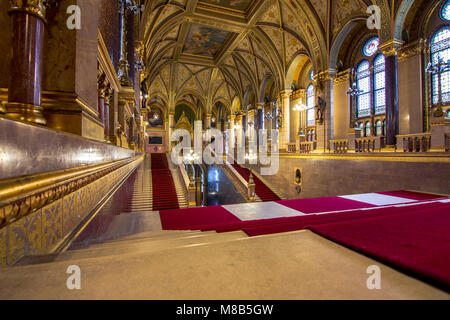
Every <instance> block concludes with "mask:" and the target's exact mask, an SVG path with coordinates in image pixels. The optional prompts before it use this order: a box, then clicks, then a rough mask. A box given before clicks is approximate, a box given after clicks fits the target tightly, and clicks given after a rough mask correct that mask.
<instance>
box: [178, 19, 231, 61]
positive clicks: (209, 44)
mask: <svg viewBox="0 0 450 320" xmlns="http://www.w3.org/2000/svg"><path fill="white" fill-rule="evenodd" d="M230 35H231V32H228V31H224V30H218V29H213V28H209V27H204V26H200V25H197V24H193V25H191V26H190V29H189V32H188V35H187V37H186V42H185V43H184V48H183V53H189V54H194V55H200V56H209V57H214V56H215V55H216V54H217V52H218V51H219V49H220V48H221V47H222V46H223V45H224V43H225V42H226V40H227V39H228V38H229V37H230Z"/></svg>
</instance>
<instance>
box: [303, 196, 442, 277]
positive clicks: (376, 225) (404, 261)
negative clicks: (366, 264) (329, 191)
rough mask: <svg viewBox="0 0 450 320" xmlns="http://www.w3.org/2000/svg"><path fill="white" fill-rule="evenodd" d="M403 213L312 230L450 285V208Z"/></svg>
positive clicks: (314, 227) (333, 224)
mask: <svg viewBox="0 0 450 320" xmlns="http://www.w3.org/2000/svg"><path fill="white" fill-rule="evenodd" d="M397 209H398V208H397ZM402 209H404V211H403V212H401V213H394V214H386V215H380V216H376V215H375V216H372V217H370V218H365V219H357V220H350V221H344V222H337V223H328V224H321V225H314V226H310V227H309V229H311V230H312V231H314V232H316V233H318V234H320V235H322V236H324V237H326V238H328V239H331V240H333V241H336V242H338V243H341V244H343V245H346V246H348V247H350V248H352V249H355V250H357V251H360V252H362V253H364V254H367V255H369V256H372V257H374V258H376V259H379V260H381V261H384V262H387V263H391V264H393V265H395V266H397V267H400V268H404V269H406V270H410V271H413V272H415V273H417V274H419V275H422V276H425V277H428V278H430V279H433V280H436V281H439V282H443V283H445V284H447V285H450V204H448V203H441V204H436V205H434V206H433V208H430V207H428V206H422V207H421V208H414V207H405V208H402ZM384 210H386V209H384ZM377 211H378V210H377ZM386 211H387V210H386Z"/></svg>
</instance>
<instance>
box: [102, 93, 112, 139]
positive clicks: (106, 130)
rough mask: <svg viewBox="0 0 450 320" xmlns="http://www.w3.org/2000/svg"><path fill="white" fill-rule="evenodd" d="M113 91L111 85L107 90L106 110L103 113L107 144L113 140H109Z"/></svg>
mask: <svg viewBox="0 0 450 320" xmlns="http://www.w3.org/2000/svg"><path fill="white" fill-rule="evenodd" d="M112 95H113V90H112V88H111V86H110V85H108V86H107V88H106V90H105V109H104V113H103V119H104V120H103V125H104V132H105V142H107V143H111V140H110V139H109V122H110V117H109V109H110V105H111V100H112Z"/></svg>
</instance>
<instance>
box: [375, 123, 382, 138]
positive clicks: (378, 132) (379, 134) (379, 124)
mask: <svg viewBox="0 0 450 320" xmlns="http://www.w3.org/2000/svg"><path fill="white" fill-rule="evenodd" d="M375 128H376V132H375V135H377V136H381V135H383V128H382V125H381V120H377V122H376V123H375Z"/></svg>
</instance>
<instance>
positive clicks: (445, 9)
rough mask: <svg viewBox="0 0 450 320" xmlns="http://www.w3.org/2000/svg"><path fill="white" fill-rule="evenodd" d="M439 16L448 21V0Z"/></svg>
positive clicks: (449, 3) (449, 7)
mask: <svg viewBox="0 0 450 320" xmlns="http://www.w3.org/2000/svg"><path fill="white" fill-rule="evenodd" d="M441 18H442V20H445V21H450V0H449V1H447V2H446V3H445V4H444V6H443V7H442V10H441Z"/></svg>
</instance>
